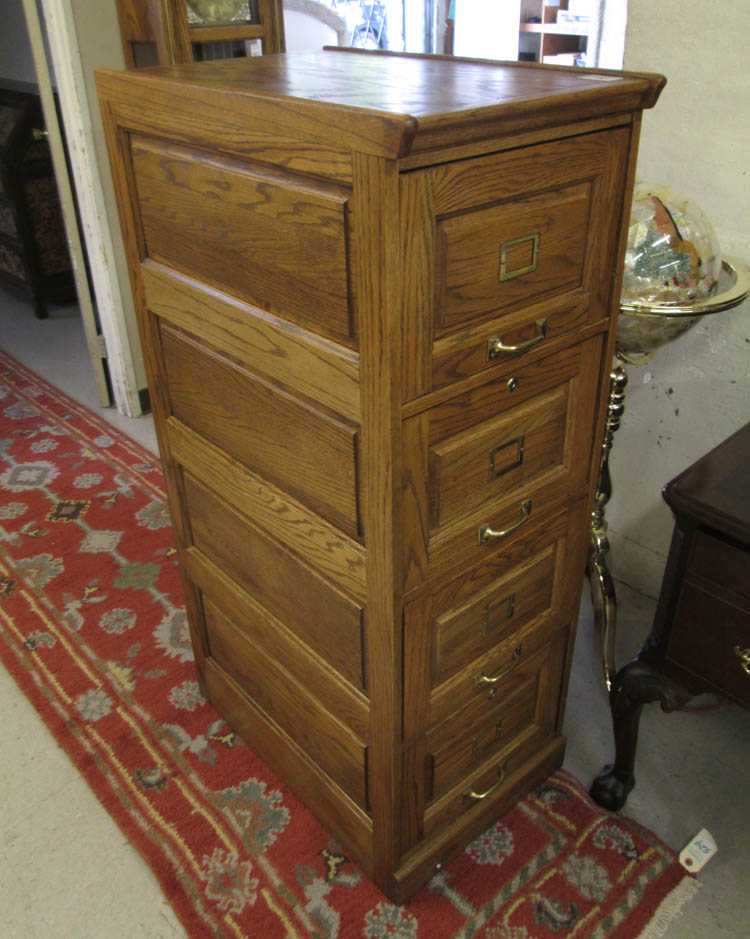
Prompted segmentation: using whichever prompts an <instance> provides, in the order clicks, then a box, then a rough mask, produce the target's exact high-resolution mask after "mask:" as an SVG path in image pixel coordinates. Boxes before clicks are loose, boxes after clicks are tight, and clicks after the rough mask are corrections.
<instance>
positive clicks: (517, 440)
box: [490, 434, 526, 479]
mask: <svg viewBox="0 0 750 939" xmlns="http://www.w3.org/2000/svg"><path fill="white" fill-rule="evenodd" d="M525 440H526V437H525V435H524V434H520V435H519V436H518V437H514V438H513V439H512V440H509V441H508V442H507V443H503V444H501V445H500V446H499V447H495V448H494V449H493V450H490V479H498V478H499V477H500V476H504V475H505V474H506V473H510V471H511V470H514V469H517V468H518V467H519V466H522V465H523V456H524V454H523V448H524V443H525ZM513 447H515V450H516V452H515V456H514V457H513V459H512V460H511V462H510V463H506V464H505V465H499V466H498V461H497V458H498V456H501V455H503V454H505V453H507V452H508V451H509V450H512V448H513Z"/></svg>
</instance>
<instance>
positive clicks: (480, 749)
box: [426, 674, 539, 802]
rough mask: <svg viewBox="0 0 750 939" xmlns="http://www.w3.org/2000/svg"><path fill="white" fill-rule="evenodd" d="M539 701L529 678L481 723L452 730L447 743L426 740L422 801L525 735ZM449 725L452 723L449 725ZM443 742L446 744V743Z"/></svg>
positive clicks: (533, 681)
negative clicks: (425, 779) (426, 754)
mask: <svg viewBox="0 0 750 939" xmlns="http://www.w3.org/2000/svg"><path fill="white" fill-rule="evenodd" d="M538 700H539V674H536V675H531V676H529V677H528V678H527V679H526V680H525V681H523V682H522V683H521V684H518V685H517V686H516V687H515V688H514V689H513V690H512V691H511V692H510V693H509V694H507V695H506V696H504V697H503V698H502V700H501V703H500V704H499V705H497V706H496V707H495V708H494V709H493V710H492V711H491V713H490V714H488V715H486V716H485V719H484V720H482V721H480V722H479V723H477V724H475V725H473V726H462V727H460V728H458V727H456V728H455V729H454V732H455V733H456V734H457V735H458V736H456V737H454V738H453V739H450V738H449V737H447V735H445V734H442V733H441V734H435V735H434V736H435V737H436V738H439V737H442V738H443V740H442V743H441V740H440V739H435V740H428V743H427V748H428V764H427V782H426V798H427V801H428V802H431V801H432V800H433V799H436V798H438V797H439V796H441V795H442V794H443V793H444V792H446V791H447V790H448V789H450V787H451V786H453V785H455V784H456V783H457V782H458V781H459V780H461V779H463V778H465V777H466V776H469V775H470V774H471V773H472V772H474V771H476V770H477V769H478V768H479V767H480V766H481V765H482V764H483V763H486V762H487V760H491V759H494V758H496V757H497V754H498V753H499V752H500V751H501V750H504V749H506V748H507V747H508V746H510V745H512V744H513V743H514V742H517V741H518V738H520V737H521V736H522V735H527V734H528V733H529V731H530V729H531V728H532V727H533V725H534V721H535V718H536V714H537V702H538ZM451 723H453V722H451ZM446 739H447V742H446Z"/></svg>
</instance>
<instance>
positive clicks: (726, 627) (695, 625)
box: [667, 580, 750, 707]
mask: <svg viewBox="0 0 750 939" xmlns="http://www.w3.org/2000/svg"><path fill="white" fill-rule="evenodd" d="M743 652H745V653H747V655H748V656H750V603H748V604H745V605H741V604H740V603H739V602H733V601H731V600H730V599H729V598H728V597H726V596H724V597H722V598H719V597H717V596H714V595H713V594H712V593H710V592H709V591H708V590H706V589H704V588H703V587H702V586H699V585H698V584H695V583H693V582H691V581H690V580H686V581H684V583H683V585H682V590H681V592H680V599H679V602H678V604H677V609H676V611H675V617H674V622H673V625H672V629H671V632H670V636H669V645H668V647H667V655H668V657H669V659H670V660H671V661H673V662H675V663H676V664H677V665H679V666H681V667H682V668H685V669H687V670H688V671H689V672H692V673H693V674H694V675H696V676H698V680H699V684H702V683H703V682H704V681H707V682H709V683H710V684H711V685H713V686H714V687H715V688H716V689H717V690H719V691H722V692H724V693H725V694H727V695H729V697H731V698H734V699H735V700H736V701H739V703H740V704H743V705H744V706H745V707H750V674H748V673H747V672H746V671H745V668H744V667H743V656H742V653H743Z"/></svg>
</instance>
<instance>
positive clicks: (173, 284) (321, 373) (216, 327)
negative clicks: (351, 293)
mask: <svg viewBox="0 0 750 939" xmlns="http://www.w3.org/2000/svg"><path fill="white" fill-rule="evenodd" d="M142 277H143V284H144V288H145V292H146V302H147V304H148V308H149V310H150V311H151V312H152V313H154V314H155V315H156V316H158V317H160V318H161V319H163V320H166V321H167V322H168V323H170V324H171V325H172V326H176V327H178V328H180V329H182V330H184V331H185V332H187V333H191V334H192V335H196V334H198V333H199V334H200V335H201V337H202V338H204V339H206V340H208V341H209V343H210V345H211V347H212V348H213V349H216V350H217V351H218V352H221V353H223V354H224V355H226V356H227V357H228V358H229V359H231V360H233V361H234V362H237V363H239V364H240V365H244V366H246V367H247V368H248V369H249V370H250V371H252V372H255V373H256V374H258V375H262V376H265V377H266V378H270V379H272V380H273V381H275V382H276V383H277V384H279V385H281V386H282V387H284V388H286V389H287V390H288V391H292V392H298V393H299V394H300V396H302V397H303V398H307V399H308V400H312V401H317V402H319V403H320V404H322V405H324V406H325V407H327V408H329V409H330V410H331V411H333V412H335V413H337V414H340V415H342V416H343V417H346V418H349V419H350V420H352V421H353V422H355V423H356V422H357V421H358V420H359V415H360V404H359V357H358V355H357V353H356V352H352V351H350V350H349V349H345V348H343V347H342V346H339V345H336V344H335V343H333V342H329V341H328V340H326V339H323V338H321V337H320V336H318V335H316V334H315V333H311V332H308V331H307V330H304V329H302V328H300V327H299V326H297V325H295V324H294V323H289V322H288V321H287V320H283V319H280V318H279V317H277V316H273V315H272V314H270V313H267V312H265V311H264V310H260V309H258V308H257V307H253V306H250V305H248V304H247V303H243V302H242V301H241V300H238V299H236V298H235V297H231V296H229V294H226V293H222V292H221V291H218V290H215V289H213V288H211V287H207V286H206V285H205V284H201V283H200V282H198V281H196V280H193V279H192V278H190V277H187V276H185V275H184V274H180V273H178V272H177V271H173V270H170V269H169V268H168V267H165V266H164V265H162V264H158V263H156V262H153V261H150V260H146V261H144V262H143V270H142Z"/></svg>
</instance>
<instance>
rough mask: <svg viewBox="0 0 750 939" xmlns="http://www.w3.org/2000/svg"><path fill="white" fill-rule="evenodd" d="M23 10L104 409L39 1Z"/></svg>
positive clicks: (106, 397) (106, 402)
mask: <svg viewBox="0 0 750 939" xmlns="http://www.w3.org/2000/svg"><path fill="white" fill-rule="evenodd" d="M23 8H24V14H25V17H26V28H27V31H28V34H29V43H30V45H31V54H32V58H33V59H34V70H35V72H36V80H37V85H38V86H39V98H40V100H41V102H42V111H43V113H44V124H45V127H46V133H47V139H48V142H49V148H50V154H51V156H52V165H53V167H54V170H55V182H56V183H57V192H58V195H59V197H60V205H61V207H62V215H63V223H64V226H65V234H66V236H67V239H68V249H69V251H70V258H71V262H72V265H73V276H74V279H75V285H76V293H77V294H78V306H79V309H80V311H81V319H82V320H83V332H84V335H85V337H86V347H87V349H88V353H89V359H90V360H91V367H92V369H93V372H94V382H95V384H96V392H97V396H98V398H99V404H100V405H101V406H102V407H109V406H110V405H111V404H112V398H111V396H110V391H109V387H108V384H107V378H106V371H105V365H104V360H105V357H106V350H105V348H104V337H103V336H102V335H101V334H100V333H99V330H98V329H97V326H96V316H95V314H94V303H93V297H92V295H91V282H90V281H89V276H88V271H87V270H86V260H85V253H84V249H83V243H82V240H81V229H80V226H79V224H78V218H77V217H76V209H75V197H74V195H73V188H72V183H71V180H70V175H69V173H68V164H67V160H66V157H65V145H64V143H63V137H62V130H61V128H60V121H59V119H58V115H57V107H56V105H55V96H54V92H53V90H52V80H51V77H50V71H49V63H48V62H47V54H46V52H45V49H44V38H43V35H42V28H41V23H40V20H39V10H38V8H37V5H36V0H23Z"/></svg>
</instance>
